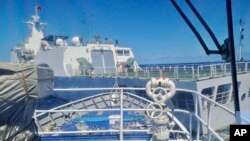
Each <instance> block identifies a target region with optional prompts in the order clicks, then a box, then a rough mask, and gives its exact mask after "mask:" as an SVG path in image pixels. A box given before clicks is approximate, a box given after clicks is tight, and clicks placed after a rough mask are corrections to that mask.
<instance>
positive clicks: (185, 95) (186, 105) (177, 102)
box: [171, 91, 194, 112]
mask: <svg viewBox="0 0 250 141" xmlns="http://www.w3.org/2000/svg"><path fill="white" fill-rule="evenodd" d="M171 102H172V104H173V106H174V108H177V109H182V110H188V111H191V112H194V100H193V94H192V93H189V92H179V91H177V92H176V94H175V95H174V96H173V97H172V98H171Z"/></svg>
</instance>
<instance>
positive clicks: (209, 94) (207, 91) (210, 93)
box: [201, 87, 214, 98]
mask: <svg viewBox="0 0 250 141" xmlns="http://www.w3.org/2000/svg"><path fill="white" fill-rule="evenodd" d="M213 92H214V87H209V88H205V89H203V90H202V91H201V93H202V94H203V95H205V96H207V97H209V98H213Z"/></svg>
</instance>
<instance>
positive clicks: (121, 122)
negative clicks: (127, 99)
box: [120, 89, 123, 141]
mask: <svg viewBox="0 0 250 141" xmlns="http://www.w3.org/2000/svg"><path fill="white" fill-rule="evenodd" d="M120 141H123V89H121V96H120Z"/></svg>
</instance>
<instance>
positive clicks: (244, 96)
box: [241, 93, 246, 101]
mask: <svg viewBox="0 0 250 141" xmlns="http://www.w3.org/2000/svg"><path fill="white" fill-rule="evenodd" d="M245 98H246V94H245V93H244V94H243V95H242V96H241V101H243V100H244V99H245Z"/></svg>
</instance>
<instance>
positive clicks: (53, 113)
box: [34, 88, 235, 141]
mask: <svg viewBox="0 0 250 141" xmlns="http://www.w3.org/2000/svg"><path fill="white" fill-rule="evenodd" d="M96 90H98V91H99V90H104V91H119V92H120V93H119V101H120V103H119V104H118V107H116V108H101V109H99V108H98V103H100V101H99V102H97V101H95V100H94V98H95V97H97V96H98V97H99V98H98V99H99V100H101V101H103V103H106V105H108V104H107V101H105V98H103V97H102V95H104V94H107V93H102V94H99V95H95V96H91V97H88V98H84V99H80V100H76V101H73V102H70V103H68V104H65V105H62V106H59V107H57V108H54V109H51V110H36V111H35V115H34V118H35V121H36V123H37V125H38V126H39V127H40V128H41V127H42V125H41V123H40V122H39V119H40V121H42V124H46V125H47V126H49V127H50V126H51V123H52V125H53V123H55V122H57V121H58V120H59V119H60V117H62V116H63V115H65V114H66V113H77V114H78V116H79V115H80V114H81V113H88V112H93V111H96V112H97V111H98V112H102V111H110V112H111V111H117V112H119V113H120V117H119V118H120V126H119V128H117V129H110V130H91V131H87V130H80V131H57V130H54V131H51V130H50V129H46V128H45V129H44V128H43V130H40V131H39V134H40V135H65V134H78V135H79V134H84V133H94V134H96V133H117V134H119V136H120V140H123V137H124V133H136V132H137V133H139V132H144V133H147V134H148V133H151V134H152V131H151V130H149V129H141V130H132V129H124V121H123V118H124V117H123V114H124V112H125V111H132V112H142V113H145V111H146V108H142V105H143V104H144V106H145V104H146V105H147V104H149V103H152V102H151V101H149V100H147V99H145V98H142V97H139V96H137V95H133V94H131V93H127V92H125V91H128V90H130V91H131V90H132V91H136V90H145V88H71V89H55V91H96ZM177 92H178V94H187V93H190V94H192V96H193V104H194V110H193V111H188V110H185V109H181V108H180V109H177V108H174V107H172V110H171V111H170V112H168V115H169V116H170V117H173V120H174V121H175V123H177V124H178V125H179V127H180V129H181V130H175V131H172V130H171V132H178V133H182V134H183V135H186V136H187V137H188V138H189V140H190V139H191V140H193V139H196V140H200V139H204V138H206V139H208V140H211V139H215V138H216V139H218V140H221V141H223V140H225V138H222V137H221V136H220V135H219V134H218V133H217V132H216V131H215V130H213V128H212V127H213V126H215V125H216V124H218V123H220V121H219V120H216V121H212V120H211V119H212V117H213V116H215V117H216V118H217V119H218V118H219V117H217V116H222V117H223V118H221V119H222V120H227V119H229V118H230V120H229V121H230V122H232V123H234V115H235V113H234V112H233V111H232V110H231V109H229V108H227V107H226V106H224V105H222V104H220V103H218V102H216V101H214V100H212V99H210V98H209V97H207V96H205V95H202V94H201V93H198V92H197V91H193V90H187V89H177ZM182 92H183V93H182ZM109 94H110V93H109ZM125 94H129V95H132V97H133V99H137V100H133V99H132V100H131V99H130V100H131V101H129V102H128V101H126V100H128V99H129V98H125V96H124V95H125ZM86 99H88V102H92V103H93V105H95V106H94V107H91V108H90V109H88V108H87V106H86V104H85V102H84V100H86ZM138 99H141V100H138ZM143 101H144V102H143ZM201 101H203V102H204V101H206V109H205V110H204V108H203V111H200V110H201V109H202V108H200V107H199V105H201ZM124 102H125V103H126V102H127V103H130V104H131V103H133V102H134V103H137V104H135V105H136V107H137V108H129V107H127V108H125V107H124ZM145 102H146V103H145ZM79 103H81V104H82V106H83V107H84V109H79V108H78V106H79V105H78V104H79ZM93 105H91V106H93ZM203 106H204V104H203ZM170 107H171V106H170ZM66 108H67V109H66ZM212 110H215V112H213V111H212ZM176 112H179V113H182V114H187V115H188V117H189V125H188V127H185V126H184V124H182V123H181V122H180V121H179V119H177V118H176V117H175V116H174V115H175V113H176ZM201 112H202V113H203V114H202V115H201ZM204 113H206V114H204ZM218 113H220V114H218ZM45 117H48V118H46V120H44V121H43V120H41V118H44V119H45ZM193 119H196V120H195V122H197V123H196V127H193V124H192V122H194V121H193ZM213 119H214V118H213ZM63 122H66V121H65V120H64V121H61V123H63ZM232 123H228V125H229V124H232ZM228 125H227V126H228ZM49 127H48V128H49ZM193 129H195V130H196V131H197V132H196V136H194V137H192V131H193ZM201 131H202V132H204V135H203V136H200V132H201Z"/></svg>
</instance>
